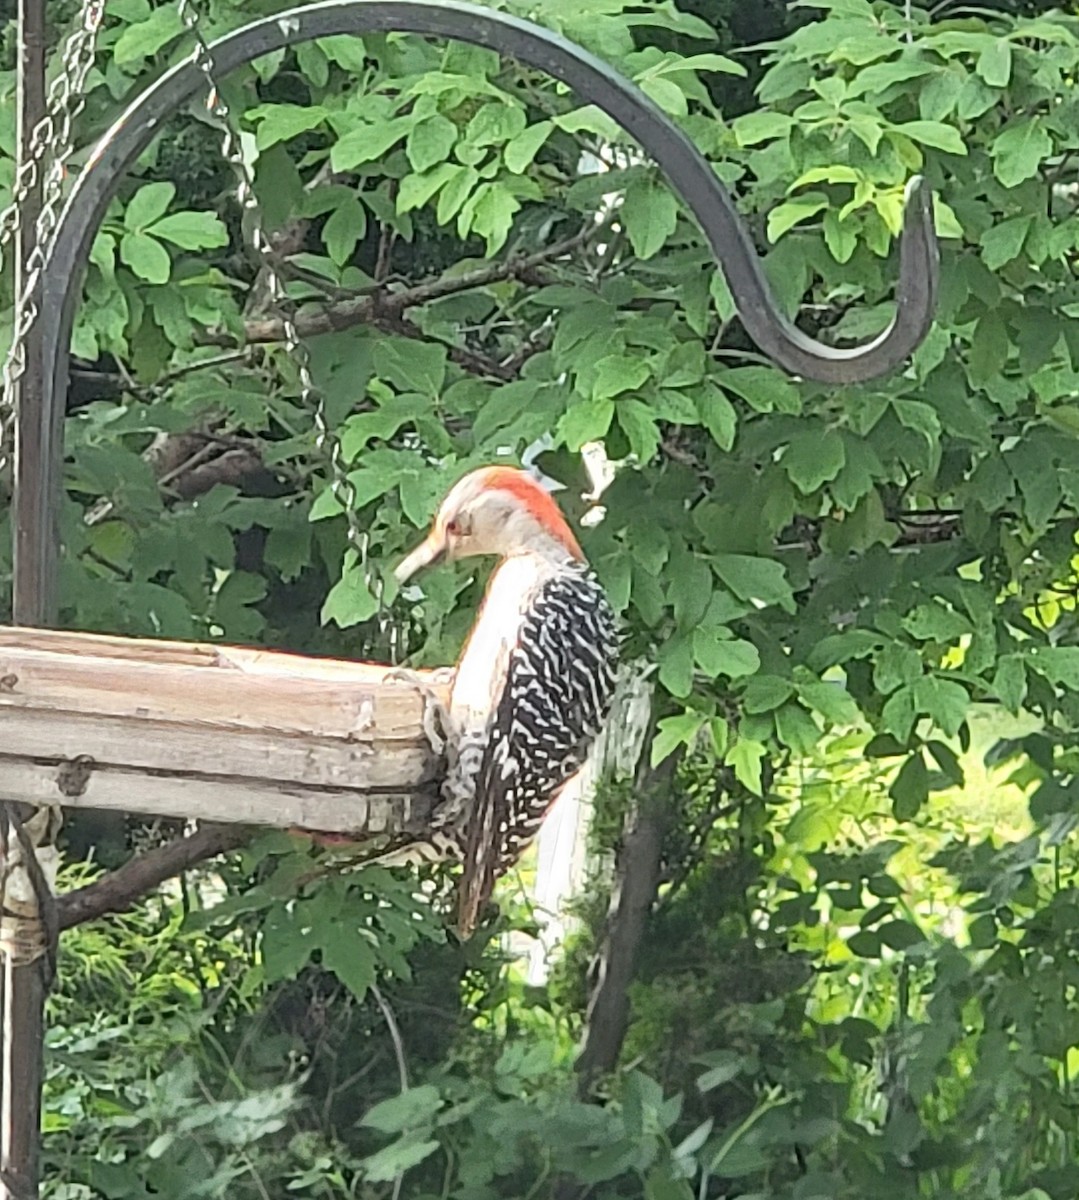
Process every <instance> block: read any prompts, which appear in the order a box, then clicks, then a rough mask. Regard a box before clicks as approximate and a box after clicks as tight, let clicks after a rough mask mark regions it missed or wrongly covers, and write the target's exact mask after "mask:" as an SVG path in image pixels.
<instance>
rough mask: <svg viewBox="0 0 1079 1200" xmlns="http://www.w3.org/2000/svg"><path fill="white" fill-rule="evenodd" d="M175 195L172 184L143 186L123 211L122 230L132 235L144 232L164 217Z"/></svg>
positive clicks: (174, 186) (148, 184)
mask: <svg viewBox="0 0 1079 1200" xmlns="http://www.w3.org/2000/svg"><path fill="white" fill-rule="evenodd" d="M175 195H176V185H175V184H174V183H147V184H144V185H143V186H142V187H140V188H139V190H138V191H137V192H136V193H135V194H134V196H132V197H131V199H130V200H129V201H128V204H127V208H125V209H124V228H125V229H128V230H130V231H131V232H132V233H136V232H140V231H142V230H145V229H146V227H147V226H148V225H153V224H154V222H155V221H159V220H160V219H161V218H162V217H163V216H164V215H165V210H166V209H167V208H168V206H169V205H170V204H171V203H172V198H173V196H175Z"/></svg>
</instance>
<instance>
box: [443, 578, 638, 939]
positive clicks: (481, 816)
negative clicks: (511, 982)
mask: <svg viewBox="0 0 1079 1200" xmlns="http://www.w3.org/2000/svg"><path fill="white" fill-rule="evenodd" d="M616 660H617V633H616V630H615V620H614V615H613V613H612V612H611V610H610V607H609V606H608V604H607V601H606V598H605V597H604V595H603V592H602V590H601V589H600V587H599V584H598V583H597V582H596V580H595V579H594V577H593V576H592V575H591V573H585V572H583V571H581V572H576V571H575V572H573V573H572V574H570V575H567V576H556V577H554V578H552V579H549V580H548V581H547V582H546V583H545V584H544V585H543V586H542V587H541V588H540V590H539V591H538V592H537V594H536V597H535V600H534V601H533V603H532V604H531V606H530V607H529V610H528V611H527V612H526V613H525V615H524V618H523V620H522V623H521V629H520V634H519V636H518V639H517V642H516V644H515V645H514V646H513V648H512V650H511V651H510V657H509V668H508V671H507V677H506V684H505V686H504V687H503V689H502V694H501V696H500V697H499V700H498V704H497V705H496V706H495V710H494V714H493V717H492V720H491V724H490V726H489V729H488V736H487V738H486V742H485V745H484V750H483V755H482V758H481V760H480V764H479V768H478V770H477V774H476V788H475V798H474V803H473V804H472V806H471V812H470V815H469V819H468V828H467V833H466V839H465V856H464V875H463V877H462V880H461V887H460V893H459V901H458V927H459V929H460V931H461V933H462V936H467V935H468V934H469V933H470V932H471V931H472V929H473V928H474V927H475V924H476V921H477V919H478V917H479V914H480V912H481V911H482V910H483V907H484V905H485V904H486V903H487V901H488V900H489V899H490V896H491V893H492V891H493V890H494V885H495V881H496V879H497V878H498V877H499V875H501V874H502V873H503V872H504V871H505V870H506V869H508V867H509V866H510V865H512V863H513V862H515V861H516V859H517V858H518V857H519V855H520V854H521V853H522V851H523V850H524V849H525V847H526V846H527V845H528V844H529V842H531V841H532V839H533V838H534V837H535V835H536V833H537V832H538V830H539V827H540V825H541V823H542V821H543V818H544V816H545V815H546V813H547V811H548V810H549V809H550V807H551V805H552V804H553V803H554V801H555V800H556V799H557V797H558V794H559V792H560V791H561V790H562V788H563V787H564V786H565V784H566V782H567V781H568V780H569V779H570V778H572V776H574V775H575V774H576V773H577V772H578V771H579V770H580V769H581V767H582V765H583V764H584V761H585V759H586V758H587V756H588V752H589V750H590V749H591V747H592V743H593V742H594V741H595V739H596V737H597V735H598V734H599V731H600V729H601V728H602V726H603V722H604V720H605V719H606V716H607V713H608V711H609V709H610V704H611V698H612V696H613V694H614V684H615V667H616Z"/></svg>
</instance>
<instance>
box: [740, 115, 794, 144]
mask: <svg viewBox="0 0 1079 1200" xmlns="http://www.w3.org/2000/svg"><path fill="white" fill-rule="evenodd" d="M795 123H796V122H795V120H794V118H793V117H790V116H788V115H787V114H786V113H779V112H751V113H746V115H745V116H744V117H738V118H737V119H736V120H735V121H733V122H732V124H731V128H732V129H733V131H734V136H735V139H736V140H737V142H738V145H739V146H743V147H745V146H759V145H760V143H761V142H771V141H774V140H775V139H776V138H785V137H787V135H788V134H789V133H790V131H791V130H792V129H793V128H794V126H795Z"/></svg>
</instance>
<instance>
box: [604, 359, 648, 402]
mask: <svg viewBox="0 0 1079 1200" xmlns="http://www.w3.org/2000/svg"><path fill="white" fill-rule="evenodd" d="M651 375H652V372H651V369H650V368H649V366H648V364H647V363H646V362H645V361H644V360H643V359H639V358H627V357H626V356H625V355H624V354H609V355H607V357H606V358H601V359H600V360H599V362H597V363H596V364H595V368H594V373H593V374H592V399H593V400H604V399H607V398H608V397H611V396H620V395H621V394H622V393H623V392H635V391H637V389H638V388H641V387H643V386H644V384H645V383H647V382H648V380H649V378H651Z"/></svg>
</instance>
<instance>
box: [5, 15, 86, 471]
mask: <svg viewBox="0 0 1079 1200" xmlns="http://www.w3.org/2000/svg"><path fill="white" fill-rule="evenodd" d="M81 15H82V20H81V23H80V25H79V27H78V28H77V29H75V30H74V31H73V32H72V34H71V35H70V36H69V37H68V40H67V42H66V43H65V45H64V49H63V53H62V55H61V70H60V73H59V74H58V75H57V77H56V78H55V79H54V80H53V81H52V84H51V85H50V87H49V90H48V94H47V96H46V100H45V115H44V116H43V117H42V118H41V120H40V121H39V122H38V123H37V125H36V126H35V128H34V130H33V131H32V133H31V135H30V146H29V154H28V156H27V157H26V158H25V159H24V158H21V157H20V159H19V163H18V167H17V169H16V174H15V183H14V187H13V190H12V197H11V202H10V203H9V204H8V206H7V208H6V209H5V210H4V212H3V214H0V261H2V259H3V257H4V254H5V252H6V251H7V249H8V247H10V246H12V245H14V246H16V247H17V245H18V234H19V231H20V230H21V228H22V209H23V205H24V204H25V203H26V200H27V198H28V197H29V195H30V193H31V192H32V191H33V189H34V187H35V186H36V184H37V181H38V176H39V172H40V171H41V169H42V165H43V164H44V163H45V162H46V160H47V161H48V164H49V165H48V171H47V172H46V174H45V178H44V180H43V182H42V204H41V210H40V212H39V213H38V217H37V220H36V222H35V226H34V244H33V247H32V248H31V251H30V255H29V258H28V260H27V263H26V270H25V273H24V277H23V281H22V282H23V286H22V288H21V289H20V294H18V295H16V296H15V303H14V311H13V313H12V330H11V345H10V346H9V347H8V352H7V355H6V356H5V359H4V365H3V371H2V393H0V471H3V470H4V469H5V468H6V466H7V464H8V461H9V459H10V455H11V434H12V431H13V429H14V425H15V418H16V415H17V414H16V403H17V400H16V391H15V389H16V385H17V383H18V381H19V379H20V378H21V377H22V374H23V372H24V371H25V369H26V357H25V345H24V343H25V338H26V335H27V333H28V332H29V330H30V327H31V326H32V325H33V323H34V321H35V320H36V319H37V309H36V307H35V305H34V304H33V302H32V297H33V294H34V292H35V291H36V290H37V288H38V285H39V284H40V282H41V273H42V271H43V269H44V267H45V259H46V255H47V251H48V245H49V242H50V241H51V239H52V235H53V233H54V232H55V229H56V223H57V221H58V220H59V218H60V209H61V206H62V204H63V199H64V176H65V171H66V163H67V160H68V158H69V157H70V155H71V150H72V146H73V144H74V129H75V122H76V121H77V120H78V118H79V115H80V114H81V113H82V110H83V109H84V108H85V107H86V80H87V77H88V76H89V74H90V69H91V68H92V67H93V65H94V59H95V56H96V54H97V39H98V34H99V33H100V31H101V25H102V22H103V20H104V17H105V0H86V2H85V3H84V5H83V8H82V14H81ZM16 252H17V251H16Z"/></svg>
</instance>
